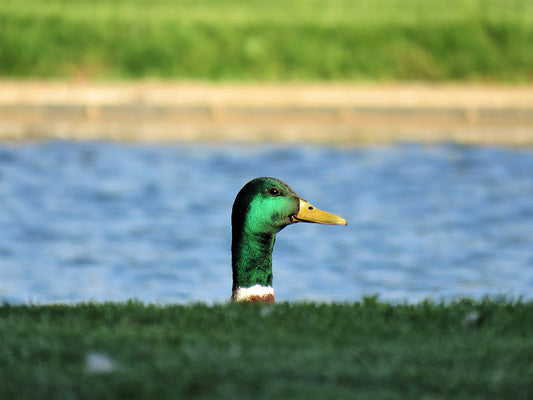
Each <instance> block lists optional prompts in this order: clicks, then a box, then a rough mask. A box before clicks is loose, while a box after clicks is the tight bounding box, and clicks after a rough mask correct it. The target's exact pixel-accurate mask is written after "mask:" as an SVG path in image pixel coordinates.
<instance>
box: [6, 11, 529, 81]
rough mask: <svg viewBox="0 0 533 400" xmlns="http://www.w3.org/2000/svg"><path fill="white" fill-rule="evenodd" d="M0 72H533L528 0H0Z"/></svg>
mask: <svg viewBox="0 0 533 400" xmlns="http://www.w3.org/2000/svg"><path fill="white" fill-rule="evenodd" d="M0 75H1V76H4V77H5V76H11V77H71V76H78V75H79V76H85V77H89V78H94V77H96V78H107V79H109V78H138V77H156V78H187V79H190V78H193V79H215V80H228V79H230V80H243V79H244V80H331V79H332V80H346V79H348V80H352V79H356V80H404V79H408V80H409V79H410V80H412V79H427V80H433V81H442V80H465V79H466V80H477V81H487V80H488V81H504V82H531V80H533V3H532V2H530V1H524V0H507V1H500V0H453V1H449V0H433V1H430V2H428V1H427V0H409V1H405V0H376V1H368V0H359V1H352V0H325V1H324V0H288V1H287V0H258V1H252V2H250V1H245V0H225V1H216V0H182V1H179V2H171V1H167V0H155V1H150V2H147V1H144V0H91V1H89V0H77V1H70V2H66V1H63V0H48V1H41V0H24V1H19V0H3V1H2V2H0Z"/></svg>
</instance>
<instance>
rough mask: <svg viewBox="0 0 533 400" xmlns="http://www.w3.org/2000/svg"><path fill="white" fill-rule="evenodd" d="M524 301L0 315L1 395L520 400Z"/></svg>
mask: <svg viewBox="0 0 533 400" xmlns="http://www.w3.org/2000/svg"><path fill="white" fill-rule="evenodd" d="M531 332H533V303H521V302H518V303H510V302H505V301H501V302H498V301H496V302H494V301H489V300H485V301H482V302H472V301H462V302H457V303H453V304H450V305H435V304H429V303H423V304H419V305H413V306H408V305H388V304H380V303H377V302H376V301H374V300H372V299H370V300H366V301H365V302H364V303H356V304H352V305H325V304H292V305H291V304H278V305H275V306H267V305H265V306H257V305H246V304H228V305H218V306H213V307H208V306H204V305H191V306H166V307H161V306H153V305H143V304H140V303H134V302H133V303H128V304H82V305H76V306H62V305H56V306H9V305H4V306H1V307H0V337H1V340H0V398H2V399H4V398H6V399H7V398H9V399H32V400H35V399H49V398H54V399H67V398H77V399H84V398H86V399H96V398H114V399H120V398H123V399H134V398H144V399H147V398H154V399H155V398H157V399H175V398H206V399H207V398H232V399H237V398H243V399H244V398H259V399H260V398H281V399H285V398H287V399H288V398H290V399H298V398H301V399H308V398H332V399H333V398H335V399H339V398H350V399H352V398H357V399H414V398H424V399H469V400H471V399H528V398H531V397H532V396H533V346H532V339H531V337H532V336H531Z"/></svg>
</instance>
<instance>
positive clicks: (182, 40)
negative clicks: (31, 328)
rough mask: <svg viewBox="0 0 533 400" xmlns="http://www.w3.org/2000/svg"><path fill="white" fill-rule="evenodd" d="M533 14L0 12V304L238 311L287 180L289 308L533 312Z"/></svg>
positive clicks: (513, 9) (111, 1)
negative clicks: (325, 216)
mask: <svg viewBox="0 0 533 400" xmlns="http://www.w3.org/2000/svg"><path fill="white" fill-rule="evenodd" d="M532 83H533V3H532V2H529V1H523V0H510V1H506V2H502V1H491V0H484V1H481V0H479V1H476V0H451V1H450V0H447V1H441V0H436V1H432V2H427V1H424V0H409V1H405V0H403V1H401V0H375V1H363V0H356V1H348V0H346V1H345V0H335V1H328V0H321V1H318V0H301V1H298V0H288V1H287V0H285V1H278V0H270V1H263V0H260V1H255V2H248V1H244V0H224V1H214V0H195V1H170V0H166V1H163V0H156V1H141V0H96V1H95V0H92V1H86V0H78V1H63V0H50V1H46V2H43V1H38V0H26V1H24V2H20V1H14V0H3V1H2V2H1V3H0V226H1V227H2V229H1V230H0V301H7V302H12V303H26V302H34V303H48V302H77V301H90V300H95V301H123V300H127V299H130V298H136V299H140V300H142V301H147V302H158V303H174V302H178V303H188V302H197V301H201V302H207V303H212V302H223V301H226V300H227V299H228V298H229V295H230V290H231V264H230V262H231V254H230V243H231V227H230V213H231V206H232V203H233V200H234V197H235V195H236V193H237V192H238V191H239V189H240V188H241V187H242V186H243V185H244V184H245V183H246V182H247V181H248V180H250V179H252V178H254V177H257V176H275V177H277V178H280V179H282V180H284V181H286V182H287V183H288V184H289V185H290V186H292V188H293V189H294V190H295V191H296V193H298V194H299V195H300V196H302V197H303V198H306V199H307V200H308V201H310V202H311V203H312V204H314V205H316V206H318V207H320V208H322V209H324V210H328V211H331V212H334V213H336V214H338V215H341V216H343V217H345V218H346V220H347V221H348V226H347V227H346V228H343V227H327V226H315V225H309V224H296V225H294V226H290V227H288V228H287V229H285V230H283V231H282V232H280V234H279V235H278V238H277V242H276V248H275V250H274V286H275V289H276V295H277V298H278V300H281V301H283V300H288V301H297V300H310V301H356V300H359V299H360V298H361V297H362V296H367V295H379V296H380V299H382V300H387V301H398V302H403V301H407V302H416V301H420V300H422V299H426V298H430V299H435V300H441V299H444V300H450V299H453V298H456V297H458V296H468V297H473V298H480V297H482V296H485V295H489V296H500V295H503V296H507V297H520V296H521V297H525V298H529V299H530V298H532V297H533V173H532V171H533V147H532V145H533V84H532Z"/></svg>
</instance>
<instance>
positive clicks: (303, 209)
mask: <svg viewBox="0 0 533 400" xmlns="http://www.w3.org/2000/svg"><path fill="white" fill-rule="evenodd" d="M293 220H294V221H295V222H315V223H317V224H324V225H347V223H346V220H345V219H344V218H341V217H339V216H338V215H335V214H331V213H328V212H326V211H322V210H319V209H318V208H316V207H314V206H312V205H311V204H309V203H308V202H307V201H305V200H302V199H300V211H298V214H296V215H295V216H293Z"/></svg>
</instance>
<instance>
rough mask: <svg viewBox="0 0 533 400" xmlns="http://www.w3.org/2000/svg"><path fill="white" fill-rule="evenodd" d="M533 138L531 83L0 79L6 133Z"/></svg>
mask: <svg viewBox="0 0 533 400" xmlns="http://www.w3.org/2000/svg"><path fill="white" fill-rule="evenodd" d="M41 139H74V140H123V141H147V142H168V141H181V142H189V141H192V142H244V143H247V142H255V143H257V142H306V143H340V144H366V143H386V142H398V141H399V142H402V141H415V142H459V143H470V144H488V145H493V144H494V145H516V146H523V145H527V146H530V145H533V85H529V86H496V85H494V86H490V85H426V84H390V85H385V84H384V85H370V84H368V85H367V84H360V85H355V84H341V83H334V84H321V83H316V84H313V83H311V84H248V83H247V84H242V83H233V84H232V83H221V84H212V83H187V82H185V83H184V82H118V83H87V82H37V81H35V82H27V81H24V82H14V81H0V140H41Z"/></svg>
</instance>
